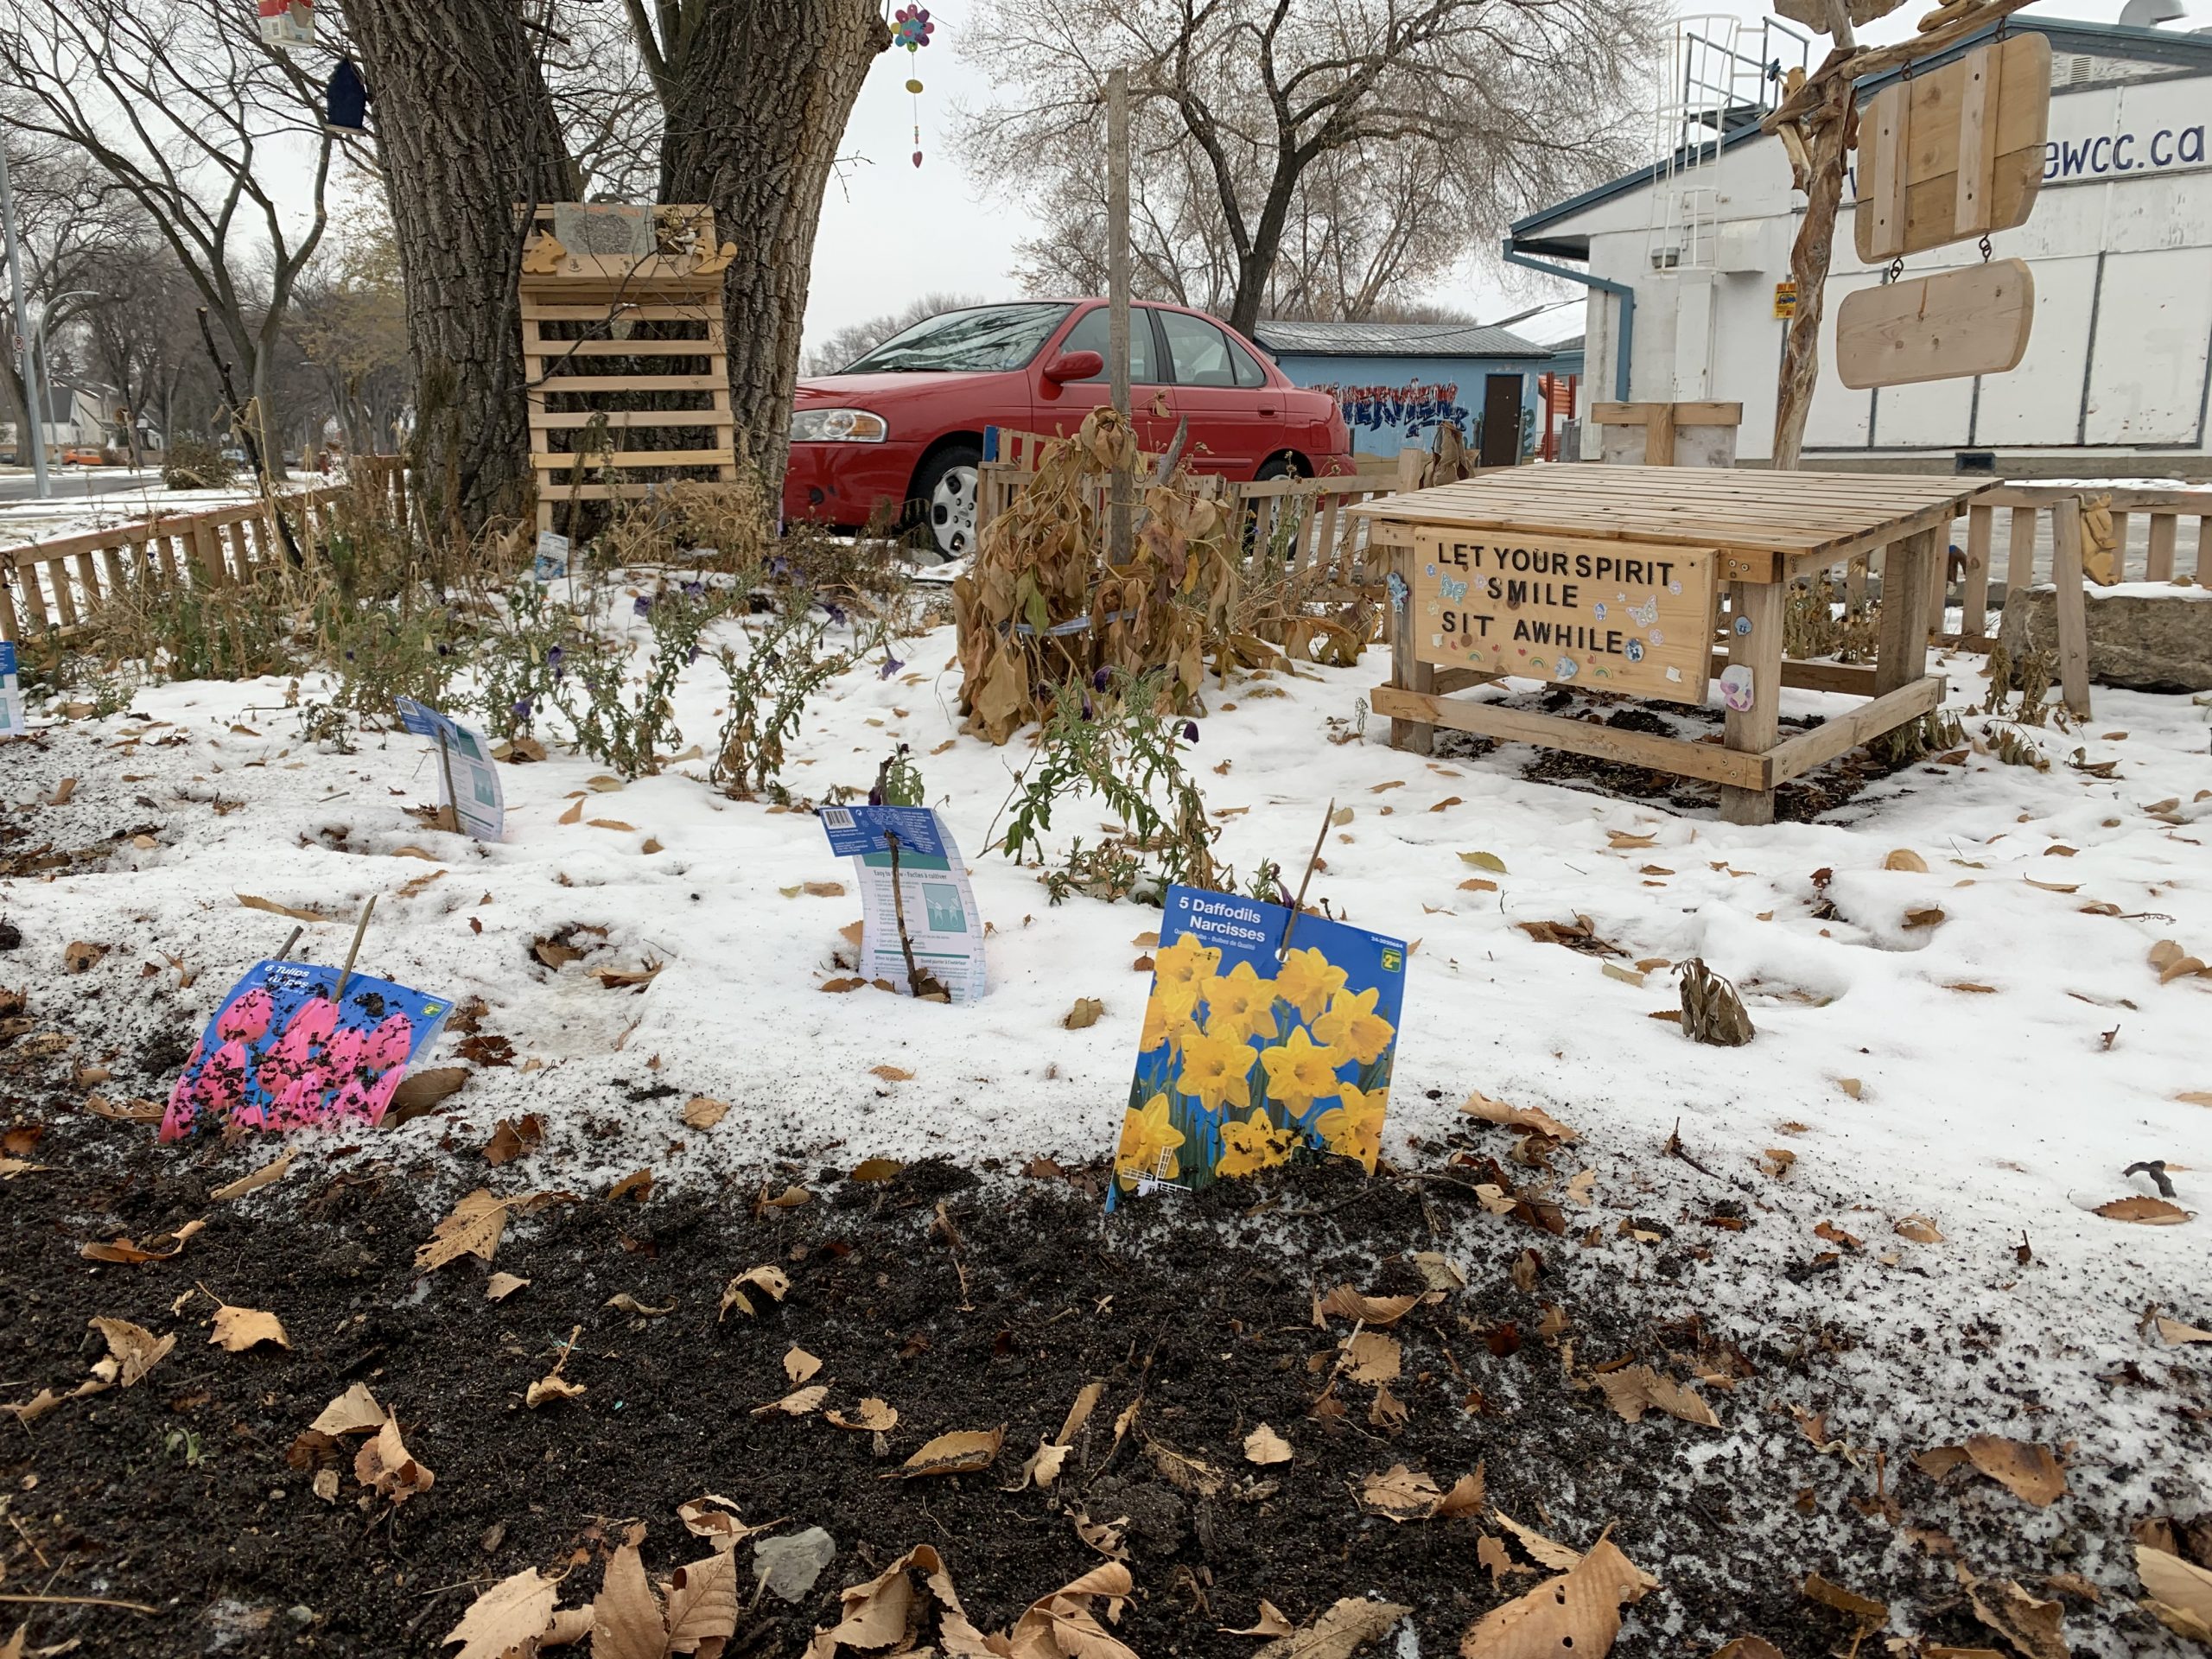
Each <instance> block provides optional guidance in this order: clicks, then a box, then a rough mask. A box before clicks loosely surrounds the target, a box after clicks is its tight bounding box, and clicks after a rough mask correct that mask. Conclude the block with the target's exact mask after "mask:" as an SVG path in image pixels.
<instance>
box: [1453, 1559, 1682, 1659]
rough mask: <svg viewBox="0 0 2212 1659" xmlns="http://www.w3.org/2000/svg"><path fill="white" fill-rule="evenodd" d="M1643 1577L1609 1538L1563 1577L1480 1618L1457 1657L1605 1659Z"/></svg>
mask: <svg viewBox="0 0 2212 1659" xmlns="http://www.w3.org/2000/svg"><path fill="white" fill-rule="evenodd" d="M1643 1592H1644V1583H1643V1575H1642V1574H1641V1573H1638V1572H1637V1569H1636V1567H1635V1566H1634V1565H1633V1564H1632V1563H1631V1562H1630V1560H1629V1559H1628V1557H1627V1556H1625V1555H1624V1554H1621V1553H1620V1551H1619V1550H1618V1549H1617V1548H1614V1546H1613V1544H1612V1542H1611V1540H1609V1539H1600V1540H1599V1541H1598V1544H1597V1546H1596V1548H1593V1549H1592V1550H1591V1551H1590V1553H1589V1554H1587V1555H1585V1556H1584V1557H1583V1558H1582V1559H1581V1560H1580V1561H1578V1562H1576V1563H1575V1565H1574V1566H1573V1567H1571V1568H1570V1569H1568V1571H1567V1573H1566V1574H1565V1576H1563V1577H1561V1578H1557V1579H1554V1580H1552V1581H1551V1582H1550V1583H1549V1584H1541V1585H1538V1586H1536V1587H1535V1589H1534V1590H1531V1591H1529V1592H1528V1593H1527V1594H1526V1595H1524V1596H1522V1597H1520V1598H1519V1599H1516V1600H1514V1601H1509V1602H1508V1603H1506V1604H1505V1605H1504V1606H1503V1607H1500V1608H1497V1609H1496V1610H1495V1611H1491V1612H1489V1613H1486V1614H1484V1616H1483V1617H1482V1618H1480V1619H1479V1620H1478V1621H1477V1622H1476V1623H1475V1624H1474V1625H1473V1626H1472V1627H1471V1629H1470V1630H1468V1631H1467V1633H1466V1635H1465V1637H1461V1638H1460V1642H1459V1653H1460V1656H1461V1659H1553V1656H1555V1655H1559V1654H1562V1653H1567V1652H1572V1653H1573V1656H1574V1659H1605V1655H1606V1654H1608V1653H1610V1652H1611V1651H1612V1646H1613V1638H1614V1637H1618V1635H1619V1634H1620V1630H1621V1609H1622V1608H1624V1607H1625V1606H1627V1605H1630V1603H1632V1602H1634V1601H1636V1600H1637V1599H1639V1598H1641V1597H1642V1596H1643Z"/></svg>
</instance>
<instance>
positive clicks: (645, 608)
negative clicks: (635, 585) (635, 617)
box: [632, 594, 653, 616]
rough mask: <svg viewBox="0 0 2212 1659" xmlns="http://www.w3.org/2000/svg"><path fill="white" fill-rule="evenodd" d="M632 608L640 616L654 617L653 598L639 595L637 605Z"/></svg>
mask: <svg viewBox="0 0 2212 1659" xmlns="http://www.w3.org/2000/svg"><path fill="white" fill-rule="evenodd" d="M652 608H653V601H652V597H651V596H650V595H648V594H639V595H638V598H637V602H636V604H635V605H634V606H632V609H634V610H635V611H636V612H637V613H638V614H639V616H650V615H652Z"/></svg>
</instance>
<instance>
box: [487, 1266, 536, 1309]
mask: <svg viewBox="0 0 2212 1659" xmlns="http://www.w3.org/2000/svg"><path fill="white" fill-rule="evenodd" d="M529 1282H530V1281H529V1280H527V1279H524V1278H522V1277H521V1276H519V1275H518V1274H512V1273H495V1274H493V1275H492V1276H491V1277H490V1278H489V1279H486V1281H484V1300H486V1301H487V1302H504V1301H505V1300H507V1298H508V1297H510V1296H512V1295H513V1294H515V1292H517V1291H518V1290H520V1289H521V1288H522V1287H524V1285H527V1284H528V1283H529Z"/></svg>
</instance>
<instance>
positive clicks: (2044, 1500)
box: [1961, 1434, 2066, 1509]
mask: <svg viewBox="0 0 2212 1659" xmlns="http://www.w3.org/2000/svg"><path fill="white" fill-rule="evenodd" d="M1961 1450H1962V1451H1964V1452H1966V1454H1967V1459H1969V1460H1970V1461H1972V1463H1973V1464H1974V1467H1975V1468H1977V1469H1979V1470H1980V1471H1981V1472H1982V1473H1983V1474H1985V1475H1987V1476H1988V1477H1989V1478H1991V1479H1992V1480H1993V1481H1995V1482H1996V1483H1997V1484H1999V1485H2000V1486H2002V1487H2004V1488H2005V1490H2006V1491H2010V1492H2011V1493H2012V1495H2013V1496H2014V1497H2018V1498H2019V1499H2020V1500H2021V1501H2022V1502H2024V1503H2032V1504H2034V1505H2035V1506H2036V1507H2037V1509H2044V1508H2045V1507H2047V1506H2048V1505H2050V1503H2052V1502H2053V1501H2054V1500H2056V1499H2057V1498H2059V1497H2063V1496H2064V1495H2065V1491H2066V1471H2064V1470H2063V1469H2062V1468H2060V1467H2059V1465H2058V1458H2057V1456H2056V1453H2054V1452H2052V1451H2051V1449H2050V1447H2049V1446H2037V1445H2033V1444H2031V1443H2030V1442H2028V1441H2025V1440H2006V1439H2005V1437H2004V1436H2003V1435H2001V1434H1969V1435H1968V1436H1967V1440H1966V1444H1965V1445H1964V1446H1962V1447H1961Z"/></svg>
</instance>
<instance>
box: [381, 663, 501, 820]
mask: <svg viewBox="0 0 2212 1659" xmlns="http://www.w3.org/2000/svg"><path fill="white" fill-rule="evenodd" d="M395 702H397V705H398V708H399V720H400V723H401V724H402V725H404V726H405V727H406V728H407V729H408V730H409V731H410V732H412V733H414V734H416V736H417V737H427V738H429V740H430V741H433V742H434V743H435V744H437V746H438V749H439V753H438V756H437V760H436V763H435V764H436V766H437V772H438V804H439V805H440V806H450V807H451V808H453V816H454V823H458V824H459V825H460V826H461V829H462V830H463V831H464V832H465V833H467V834H468V835H472V836H475V837H476V839H477V840H479V841H499V840H501V839H503V838H504V837H505V835H506V833H507V808H506V803H505V799H504V798H503V797H502V795H501V793H500V790H499V767H498V766H495V765H494V764H493V760H492V752H491V748H490V747H489V746H488V745H487V744H486V742H485V741H484V734H482V733H481V732H478V731H473V730H471V729H470V728H468V727H466V726H464V725H462V724H461V722H460V721H457V720H454V718H452V716H450V715H442V714H440V713H439V712H438V711H437V710H436V709H432V708H429V707H428V706H427V705H425V704H423V703H419V702H416V701H415V699H414V698H412V697H399V698H397V699H395Z"/></svg>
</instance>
